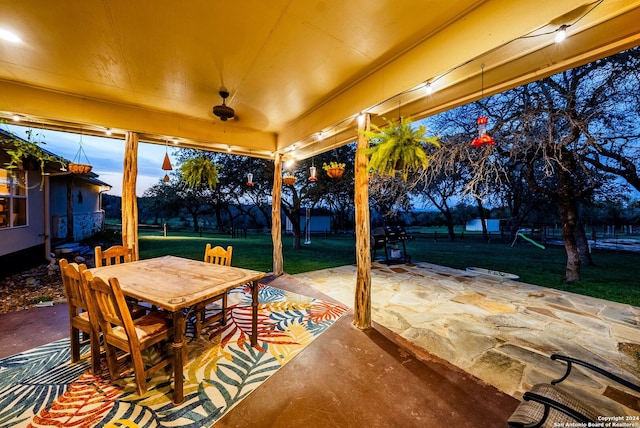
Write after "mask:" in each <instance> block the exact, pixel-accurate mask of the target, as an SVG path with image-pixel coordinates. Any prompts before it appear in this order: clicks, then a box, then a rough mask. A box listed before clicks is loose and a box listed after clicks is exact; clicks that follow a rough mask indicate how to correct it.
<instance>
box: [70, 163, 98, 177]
mask: <svg viewBox="0 0 640 428" xmlns="http://www.w3.org/2000/svg"><path fill="white" fill-rule="evenodd" d="M68 168H69V171H70V172H72V173H74V174H79V175H86V174H89V173H90V172H91V168H93V167H92V166H91V165H87V164H84V163H70V164H69V166H68Z"/></svg>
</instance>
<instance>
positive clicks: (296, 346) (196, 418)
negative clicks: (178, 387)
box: [0, 285, 347, 428]
mask: <svg viewBox="0 0 640 428" xmlns="http://www.w3.org/2000/svg"><path fill="white" fill-rule="evenodd" d="M259 297H260V304H259V313H258V346H257V347H256V348H252V347H251V345H250V343H249V338H250V332H251V307H250V304H251V294H250V288H249V287H239V288H237V289H234V290H232V291H231V292H230V293H229V297H228V307H229V310H228V312H227V315H228V316H227V324H226V326H224V327H221V328H220V327H218V328H217V329H216V328H215V327H213V328H209V329H206V330H205V331H204V332H203V333H202V337H201V338H200V339H198V340H195V339H193V325H192V323H191V321H190V322H189V323H188V326H187V336H189V338H190V340H189V342H188V348H189V361H188V363H187V364H186V365H185V367H184V379H185V381H184V395H185V401H184V403H182V404H180V405H178V406H174V405H173V404H172V401H171V399H172V397H173V388H172V379H171V377H170V373H171V371H172V369H171V368H170V367H169V368H168V369H167V371H166V372H164V371H160V372H158V373H156V374H155V375H154V376H153V377H152V378H151V379H148V389H149V390H148V392H147V393H146V394H145V395H144V396H139V395H137V392H136V387H135V380H134V378H133V373H130V374H128V375H126V376H124V377H121V378H120V379H119V380H117V381H116V382H112V381H111V379H110V377H109V374H108V370H107V369H106V364H105V363H104V361H103V370H102V374H101V376H99V377H96V376H93V375H92V374H91V373H90V371H89V369H90V362H89V359H88V358H84V359H82V360H81V361H80V362H79V363H76V364H71V363H70V361H71V357H70V348H69V339H63V340H59V341H56V342H53V343H50V344H47V345H44V346H41V347H38V348H36V349H33V350H30V351H27V352H24V353H21V354H17V355H14V356H11V357H8V358H4V359H1V360H0V427H16V426H18V427H66V426H73V427H92V426H100V427H108V428H112V427H165V426H172V427H174V426H178V427H203V426H210V425H212V424H213V423H214V422H215V421H216V420H218V419H219V418H221V417H222V416H223V415H224V414H225V413H226V412H228V411H229V410H230V409H231V408H233V406H234V405H236V404H237V403H239V402H240V401H241V400H242V399H243V398H244V397H246V396H247V395H248V394H250V393H251V392H252V391H253V390H255V389H256V388H257V387H258V386H260V384H261V383H262V382H264V381H265V380H266V379H267V378H268V377H269V376H271V375H272V374H273V373H275V372H276V371H277V370H278V369H279V368H280V367H282V366H283V365H284V364H286V363H287V362H288V361H289V360H291V359H292V358H293V357H294V356H295V355H296V354H298V353H299V352H300V351H301V350H302V349H304V347H305V346H307V345H308V344H309V343H311V341H313V340H314V339H315V338H316V337H317V336H318V335H320V334H321V333H322V332H324V331H325V330H326V329H327V328H329V327H330V326H331V325H332V324H333V323H334V322H335V321H336V320H338V319H339V318H340V317H341V316H342V315H343V314H344V313H345V312H346V310H347V308H346V307H344V306H341V305H336V304H333V303H328V302H324V301H320V300H316V299H312V298H310V297H306V296H301V295H297V294H293V293H289V292H286V291H284V290H281V289H278V288H273V287H270V286H264V285H260V290H259ZM168 348H170V346H169V347H168ZM88 351H89V350H88V348H85V349H83V352H85V353H87V354H88ZM146 358H150V359H153V358H154V355H153V353H150V354H148V355H147V356H146ZM103 360H104V358H103Z"/></svg>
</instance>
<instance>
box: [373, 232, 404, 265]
mask: <svg viewBox="0 0 640 428" xmlns="http://www.w3.org/2000/svg"><path fill="white" fill-rule="evenodd" d="M409 239H412V237H411V236H409V235H408V234H407V231H406V230H405V228H404V227H402V226H384V227H376V228H375V229H373V232H372V234H371V248H372V250H373V256H372V257H371V258H372V260H375V258H376V252H377V250H382V249H384V257H385V263H386V264H390V263H394V262H399V261H401V260H402V261H403V262H404V263H410V262H411V256H410V255H408V254H407V246H406V244H405V243H406V241H408V240H409ZM400 245H402V250H401V249H400Z"/></svg>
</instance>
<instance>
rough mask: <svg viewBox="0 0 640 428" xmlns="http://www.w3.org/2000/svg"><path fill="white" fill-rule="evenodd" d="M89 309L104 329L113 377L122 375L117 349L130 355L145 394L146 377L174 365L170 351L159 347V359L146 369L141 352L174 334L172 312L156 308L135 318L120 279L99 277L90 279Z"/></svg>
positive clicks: (141, 389)
mask: <svg viewBox="0 0 640 428" xmlns="http://www.w3.org/2000/svg"><path fill="white" fill-rule="evenodd" d="M89 311H90V313H91V317H92V318H96V319H97V320H98V322H99V324H100V329H101V330H102V337H103V338H104V347H105V350H106V354H107V365H108V366H109V374H110V375H111V380H114V381H115V380H117V379H118V378H119V377H120V375H121V372H120V369H119V360H120V359H121V358H118V355H117V350H116V348H117V349H120V350H122V351H124V352H126V355H128V356H129V357H130V358H131V362H132V365H133V371H134V375H135V379H136V388H137V391H138V395H144V394H145V393H146V392H147V380H146V379H147V376H148V375H150V374H152V373H154V372H156V371H158V370H160V369H162V368H163V367H166V366H167V365H169V364H171V359H170V358H169V356H168V355H169V354H168V353H165V352H163V351H162V349H160V350H159V354H160V355H161V357H160V359H159V360H156V359H153V361H155V363H154V364H152V365H151V366H150V367H149V368H145V364H144V362H143V359H142V351H144V350H145V349H148V348H151V347H153V346H155V345H158V344H160V343H161V342H162V341H166V340H169V339H171V337H172V336H173V327H171V326H170V322H171V317H170V315H169V314H167V313H163V312H161V311H154V312H151V313H149V314H146V315H144V316H142V317H140V318H137V319H135V320H134V319H133V318H132V316H131V312H130V311H129V307H128V305H127V301H126V300H125V298H124V294H123V293H122V289H121V288H120V283H119V282H118V279H117V278H110V279H109V282H108V283H107V282H105V281H104V280H103V279H102V278H99V277H95V278H93V279H91V280H90V281H89ZM150 360H151V359H150Z"/></svg>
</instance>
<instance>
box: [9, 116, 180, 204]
mask: <svg viewBox="0 0 640 428" xmlns="http://www.w3.org/2000/svg"><path fill="white" fill-rule="evenodd" d="M2 127H3V129H5V130H8V131H10V132H13V133H14V134H16V135H17V136H19V137H21V138H24V139H27V136H26V134H25V132H26V131H28V130H29V129H30V128H26V127H22V126H15V125H12V124H3V125H2ZM33 135H34V139H35V140H37V141H44V142H45V144H43V145H42V148H44V149H46V150H48V151H50V152H53V153H55V154H56V155H59V156H62V157H64V158H66V159H67V160H70V161H72V160H74V158H75V157H76V155H77V154H78V149H79V147H80V135H79V134H70V133H66V132H59V131H49V130H41V129H34V130H33ZM36 135H38V136H37V137H35V136H36ZM41 135H44V139H43V138H42V137H41ZM82 147H83V148H84V152H85V153H86V155H87V158H88V160H89V163H90V164H91V165H92V166H93V169H92V171H93V172H94V173H96V174H98V175H99V176H100V177H99V178H100V180H102V181H104V182H105V183H108V184H110V185H111V186H112V188H111V190H110V191H108V192H106V193H108V194H111V195H118V196H121V195H122V166H123V162H124V140H117V139H112V138H102V137H93V136H90V135H83V136H82ZM165 150H166V149H165V147H164V146H161V145H157V144H147V143H142V142H141V143H140V144H139V146H138V179H137V183H136V184H137V186H136V187H137V190H136V194H137V195H138V196H142V194H143V193H144V191H145V190H146V189H147V188H149V187H151V186H153V185H154V184H156V183H157V182H158V180H160V179H162V178H163V177H164V174H165V171H163V170H162V168H161V166H162V160H163V159H164V154H165ZM174 150H175V149H174ZM169 157H170V158H171V163H172V165H173V167H174V168H175V167H176V161H175V159H174V158H173V156H172V147H171V146H169ZM78 163H87V162H86V159H84V157H81V159H80V160H79V161H78Z"/></svg>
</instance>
